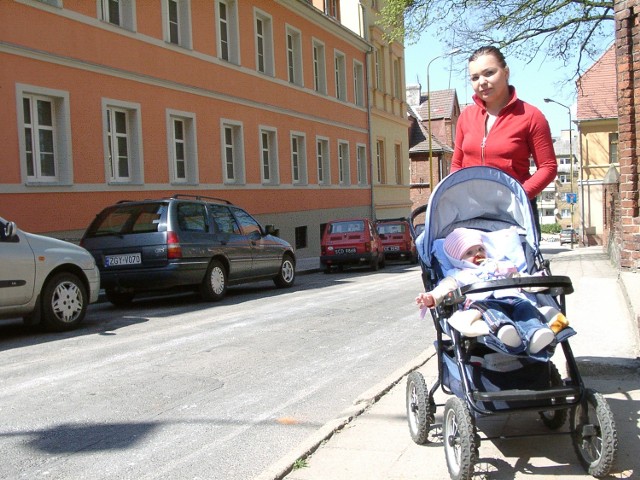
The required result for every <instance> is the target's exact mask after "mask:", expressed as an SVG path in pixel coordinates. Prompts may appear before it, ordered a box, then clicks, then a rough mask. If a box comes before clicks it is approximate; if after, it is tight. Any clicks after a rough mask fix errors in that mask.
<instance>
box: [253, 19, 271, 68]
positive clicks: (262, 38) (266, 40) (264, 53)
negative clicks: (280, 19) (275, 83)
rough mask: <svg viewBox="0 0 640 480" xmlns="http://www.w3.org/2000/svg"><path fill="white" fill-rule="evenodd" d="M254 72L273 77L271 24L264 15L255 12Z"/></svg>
mask: <svg viewBox="0 0 640 480" xmlns="http://www.w3.org/2000/svg"><path fill="white" fill-rule="evenodd" d="M254 17H255V29H256V31H255V35H256V70H258V71H259V72H261V73H265V74H267V75H271V76H273V75H274V63H273V22H272V20H271V17H270V16H268V15H267V14H266V13H263V12H260V11H258V10H255V12H254Z"/></svg>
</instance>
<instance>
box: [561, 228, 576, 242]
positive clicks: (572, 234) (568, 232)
mask: <svg viewBox="0 0 640 480" xmlns="http://www.w3.org/2000/svg"><path fill="white" fill-rule="evenodd" d="M572 242H573V243H578V232H576V231H575V230H574V229H571V228H564V229H562V230H561V231H560V245H564V244H565V243H572Z"/></svg>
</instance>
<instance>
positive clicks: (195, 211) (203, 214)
mask: <svg viewBox="0 0 640 480" xmlns="http://www.w3.org/2000/svg"><path fill="white" fill-rule="evenodd" d="M176 211H177V213H178V214H177V217H178V225H179V226H180V230H183V231H186V232H200V233H206V232H208V231H209V226H208V224H207V210H206V208H205V206H204V205H203V204H201V203H191V202H178V204H177V205H176Z"/></svg>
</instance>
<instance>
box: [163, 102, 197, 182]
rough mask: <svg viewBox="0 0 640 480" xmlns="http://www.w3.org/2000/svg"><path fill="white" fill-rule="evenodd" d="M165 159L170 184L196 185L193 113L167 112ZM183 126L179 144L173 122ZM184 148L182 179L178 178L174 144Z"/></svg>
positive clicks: (195, 145) (195, 135) (195, 136)
mask: <svg viewBox="0 0 640 480" xmlns="http://www.w3.org/2000/svg"><path fill="white" fill-rule="evenodd" d="M166 115H167V127H166V128H167V150H168V151H167V158H168V160H169V175H170V182H171V183H172V184H179V185H197V184H198V145H197V134H196V117H195V114H194V113H191V112H182V111H177V110H169V109H168V110H167V113H166ZM176 121H179V122H181V123H182V125H183V138H182V139H181V142H179V141H178V139H176V136H175V122H176ZM178 143H182V145H183V146H184V149H183V156H184V158H183V159H182V161H183V162H184V172H185V175H184V178H180V177H179V176H178V168H177V163H178V161H179V160H178V158H177V155H178V152H177V148H176V144H178Z"/></svg>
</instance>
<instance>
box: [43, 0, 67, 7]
mask: <svg viewBox="0 0 640 480" xmlns="http://www.w3.org/2000/svg"><path fill="white" fill-rule="evenodd" d="M39 1H40V2H42V3H46V4H48V5H51V6H52V7H58V8H62V0H39Z"/></svg>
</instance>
